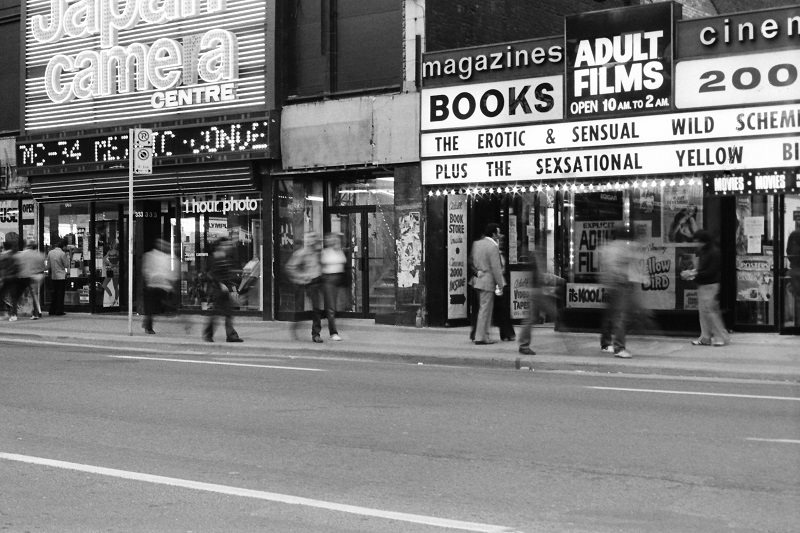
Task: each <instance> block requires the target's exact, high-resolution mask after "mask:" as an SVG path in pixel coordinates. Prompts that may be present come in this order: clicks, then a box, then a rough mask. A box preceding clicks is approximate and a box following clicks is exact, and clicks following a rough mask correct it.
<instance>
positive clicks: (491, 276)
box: [471, 223, 506, 344]
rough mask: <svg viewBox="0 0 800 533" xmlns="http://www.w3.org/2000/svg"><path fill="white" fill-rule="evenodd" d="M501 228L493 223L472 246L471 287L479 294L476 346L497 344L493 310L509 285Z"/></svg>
mask: <svg viewBox="0 0 800 533" xmlns="http://www.w3.org/2000/svg"><path fill="white" fill-rule="evenodd" d="M499 240H500V226H499V225H497V224H495V223H491V224H488V225H487V226H486V231H485V232H484V236H483V238H482V239H478V240H477V241H475V242H474V243H472V253H471V258H472V268H473V271H474V276H473V278H472V280H471V283H472V287H473V288H474V289H475V290H476V291H477V293H478V302H479V307H478V320H477V323H476V325H475V344H494V341H492V340H490V339H489V328H490V327H491V325H492V308H493V306H494V297H495V294H503V288H504V287H505V285H506V282H505V280H504V279H503V267H502V266H501V263H500V248H499V246H498V242H499Z"/></svg>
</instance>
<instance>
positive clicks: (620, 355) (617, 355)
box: [614, 350, 633, 359]
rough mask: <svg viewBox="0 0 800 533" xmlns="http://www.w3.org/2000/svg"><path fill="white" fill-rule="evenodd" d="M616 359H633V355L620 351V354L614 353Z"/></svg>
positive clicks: (626, 351)
mask: <svg viewBox="0 0 800 533" xmlns="http://www.w3.org/2000/svg"><path fill="white" fill-rule="evenodd" d="M614 357H619V358H620V359H630V358H631V357H633V355H631V352H629V351H628V350H620V351H618V352H614Z"/></svg>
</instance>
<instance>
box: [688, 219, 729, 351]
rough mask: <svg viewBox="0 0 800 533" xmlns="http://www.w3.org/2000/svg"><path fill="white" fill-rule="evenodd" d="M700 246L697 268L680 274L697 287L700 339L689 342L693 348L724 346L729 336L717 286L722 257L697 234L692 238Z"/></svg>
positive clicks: (707, 238) (711, 242) (705, 233)
mask: <svg viewBox="0 0 800 533" xmlns="http://www.w3.org/2000/svg"><path fill="white" fill-rule="evenodd" d="M694 239H695V241H696V242H699V243H700V244H701V247H700V250H699V256H700V257H699V258H698V261H697V268H696V269H694V270H687V271H685V273H684V277H685V278H686V279H693V280H694V281H695V283H697V309H698V313H699V316H700V337H699V338H698V339H695V340H693V341H692V344H693V345H695V346H710V345H713V346H725V345H726V344H728V343H729V342H730V336H729V335H728V331H727V330H726V329H725V324H724V322H723V321H722V313H721V312H720V310H719V282H720V268H721V267H722V256H721V253H720V251H719V247H718V246H717V244H716V243H715V242H714V239H713V238H712V237H711V234H710V233H709V232H708V231H706V230H698V232H697V233H695V235H694Z"/></svg>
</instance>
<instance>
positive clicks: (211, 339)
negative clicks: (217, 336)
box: [203, 335, 214, 342]
mask: <svg viewBox="0 0 800 533" xmlns="http://www.w3.org/2000/svg"><path fill="white" fill-rule="evenodd" d="M203 340H204V341H206V342H214V337H211V336H209V335H203Z"/></svg>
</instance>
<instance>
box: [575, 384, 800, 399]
mask: <svg viewBox="0 0 800 533" xmlns="http://www.w3.org/2000/svg"><path fill="white" fill-rule="evenodd" d="M586 388H587V389H596V390H613V391H622V392H652V393H657V394H685V395H688V396H719V397H722V398H749V399H755V400H785V401H789V402H800V398H795V397H792V396H758V395H755V394H727V393H723V392H695V391H683V390H661V389H626V388H624V387H586Z"/></svg>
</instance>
